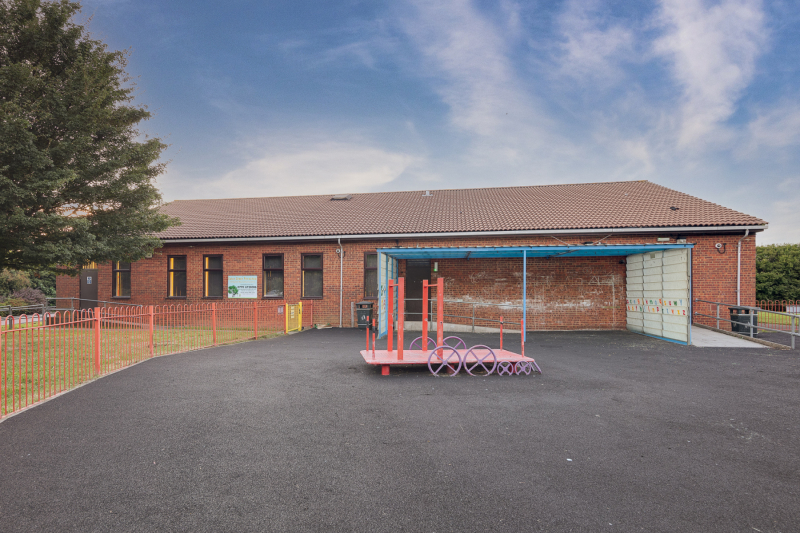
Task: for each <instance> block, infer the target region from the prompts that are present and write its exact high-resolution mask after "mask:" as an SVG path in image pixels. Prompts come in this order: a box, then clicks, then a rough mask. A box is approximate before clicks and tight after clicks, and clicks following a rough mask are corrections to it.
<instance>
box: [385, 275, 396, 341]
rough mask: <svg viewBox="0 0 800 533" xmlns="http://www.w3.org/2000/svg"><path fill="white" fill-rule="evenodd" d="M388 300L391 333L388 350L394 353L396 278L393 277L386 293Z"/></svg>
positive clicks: (387, 314)
mask: <svg viewBox="0 0 800 533" xmlns="http://www.w3.org/2000/svg"><path fill="white" fill-rule="evenodd" d="M386 300H387V313H386V317H387V320H388V322H389V323H388V331H389V335H388V338H387V339H386V350H387V351H388V352H389V353H392V348H394V346H393V344H394V331H393V330H394V324H393V322H394V313H393V311H394V280H393V279H390V280H389V290H388V292H387V294H386Z"/></svg>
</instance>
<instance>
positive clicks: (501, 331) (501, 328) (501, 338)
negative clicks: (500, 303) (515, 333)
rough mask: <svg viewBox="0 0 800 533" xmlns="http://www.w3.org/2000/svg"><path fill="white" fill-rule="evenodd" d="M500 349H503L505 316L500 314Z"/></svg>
mask: <svg viewBox="0 0 800 533" xmlns="http://www.w3.org/2000/svg"><path fill="white" fill-rule="evenodd" d="M500 349H501V350H502V349H503V317H502V315H501V316H500Z"/></svg>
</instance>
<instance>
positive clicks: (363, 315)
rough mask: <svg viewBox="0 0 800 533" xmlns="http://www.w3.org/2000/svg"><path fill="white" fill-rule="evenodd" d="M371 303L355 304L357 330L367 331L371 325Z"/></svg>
mask: <svg viewBox="0 0 800 533" xmlns="http://www.w3.org/2000/svg"><path fill="white" fill-rule="evenodd" d="M372 305H373V302H358V303H357V304H356V320H357V321H358V329H369V327H370V326H371V325H372Z"/></svg>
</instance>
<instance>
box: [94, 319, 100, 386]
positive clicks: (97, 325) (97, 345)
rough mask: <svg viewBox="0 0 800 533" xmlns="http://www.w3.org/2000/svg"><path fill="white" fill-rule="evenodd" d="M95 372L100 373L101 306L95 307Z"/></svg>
mask: <svg viewBox="0 0 800 533" xmlns="http://www.w3.org/2000/svg"><path fill="white" fill-rule="evenodd" d="M94 372H95V374H96V375H98V376H99V375H100V308H99V307H95V308H94Z"/></svg>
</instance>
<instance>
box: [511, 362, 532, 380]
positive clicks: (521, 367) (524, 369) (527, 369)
mask: <svg viewBox="0 0 800 533" xmlns="http://www.w3.org/2000/svg"><path fill="white" fill-rule="evenodd" d="M515 370H516V373H517V375H518V376H519V375H520V374H525V375H526V376H527V375H529V374H530V373H531V370H533V367H532V366H531V363H530V361H518V362H517V366H516V369H515Z"/></svg>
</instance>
